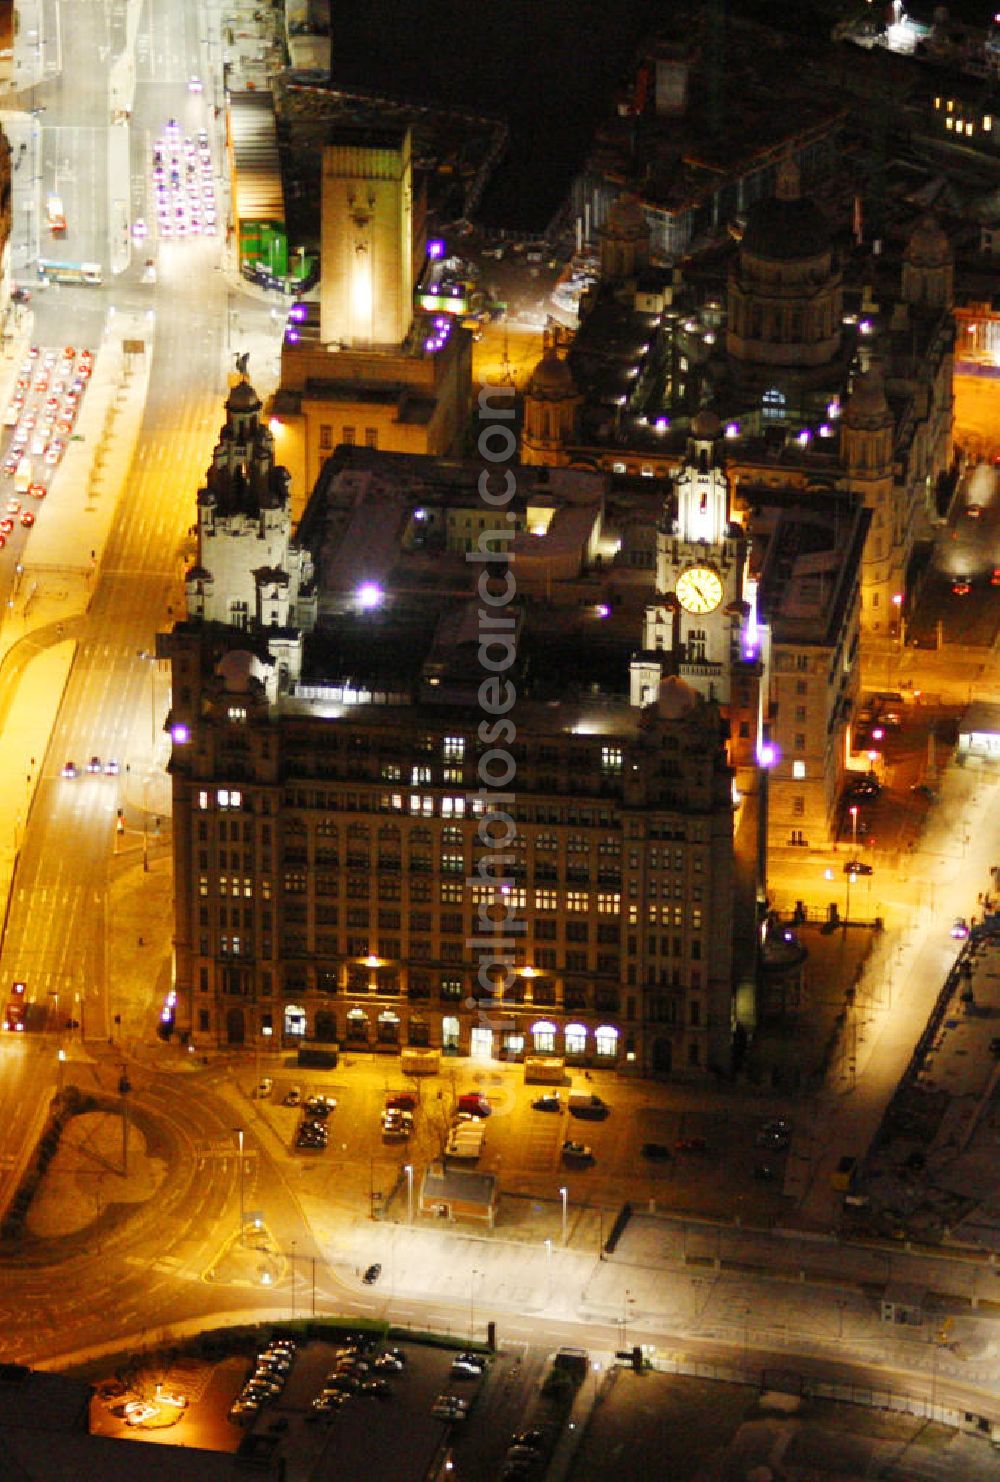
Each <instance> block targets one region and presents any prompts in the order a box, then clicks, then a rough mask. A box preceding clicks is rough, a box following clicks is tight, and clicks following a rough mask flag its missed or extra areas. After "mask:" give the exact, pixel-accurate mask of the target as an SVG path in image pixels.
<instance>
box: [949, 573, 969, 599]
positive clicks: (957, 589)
mask: <svg viewBox="0 0 1000 1482" xmlns="http://www.w3.org/2000/svg"><path fill="white" fill-rule="evenodd" d="M951 590H952V594H953V595H954V596H956V597H967V596H968V595H969V593H970V592H971V591H972V577H971V576H968V575H965V574H963V575H961V576H956V577H955V578H954V579H953V580H952V583H951Z"/></svg>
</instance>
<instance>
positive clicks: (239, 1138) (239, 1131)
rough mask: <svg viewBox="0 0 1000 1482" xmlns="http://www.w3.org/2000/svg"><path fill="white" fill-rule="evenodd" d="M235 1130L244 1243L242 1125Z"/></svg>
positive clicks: (242, 1242) (241, 1240)
mask: <svg viewBox="0 0 1000 1482" xmlns="http://www.w3.org/2000/svg"><path fill="white" fill-rule="evenodd" d="M235 1131H236V1141H237V1143H238V1144H239V1150H240V1245H243V1244H244V1241H245V1235H244V1223H245V1221H244V1214H243V1198H244V1188H243V1176H244V1171H243V1128H242V1127H237V1128H236V1129H235Z"/></svg>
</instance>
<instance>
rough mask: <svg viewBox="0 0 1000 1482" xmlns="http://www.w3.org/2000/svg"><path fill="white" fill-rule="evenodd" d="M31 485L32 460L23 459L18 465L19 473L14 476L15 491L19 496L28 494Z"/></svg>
mask: <svg viewBox="0 0 1000 1482" xmlns="http://www.w3.org/2000/svg"><path fill="white" fill-rule="evenodd" d="M30 483H31V459H30V458H27V457H25V458H22V459H21V461H20V463H19V464H18V465H17V472H16V473H15V475H14V489H15V490H16V492H17V493H18V494H27V492H28V485H29V484H30Z"/></svg>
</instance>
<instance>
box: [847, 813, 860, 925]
mask: <svg viewBox="0 0 1000 1482" xmlns="http://www.w3.org/2000/svg"><path fill="white" fill-rule="evenodd" d="M847 811H848V812H849V813H850V815H851V858H850V860H849V861H848V863H849V864H851V865H853V864H854V862H855V860H856V859H857V853H858V805H857V803H852V804H851V806H850V808H849V809H848V810H847ZM854 878H855V877H854V871H853V869H849V870H848V871H847V900H846V903H845V906H844V933H845V935H846V933H847V927H848V923H849V922H850V919H851V886H852V884H853V883H854Z"/></svg>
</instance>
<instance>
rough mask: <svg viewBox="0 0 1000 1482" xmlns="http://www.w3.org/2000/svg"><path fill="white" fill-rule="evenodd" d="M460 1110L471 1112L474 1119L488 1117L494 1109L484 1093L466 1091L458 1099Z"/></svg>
mask: <svg viewBox="0 0 1000 1482" xmlns="http://www.w3.org/2000/svg"><path fill="white" fill-rule="evenodd" d="M458 1110H459V1111H460V1112H470V1113H471V1114H472V1116H474V1117H488V1116H489V1115H490V1113H491V1112H492V1110H493V1108H492V1107H491V1106H490V1104H489V1102H488V1101H487V1099H486V1097H485V1096H484V1095H483V1093H482V1091H466V1092H464V1093H463V1095H461V1096H460V1097H459V1098H458Z"/></svg>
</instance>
